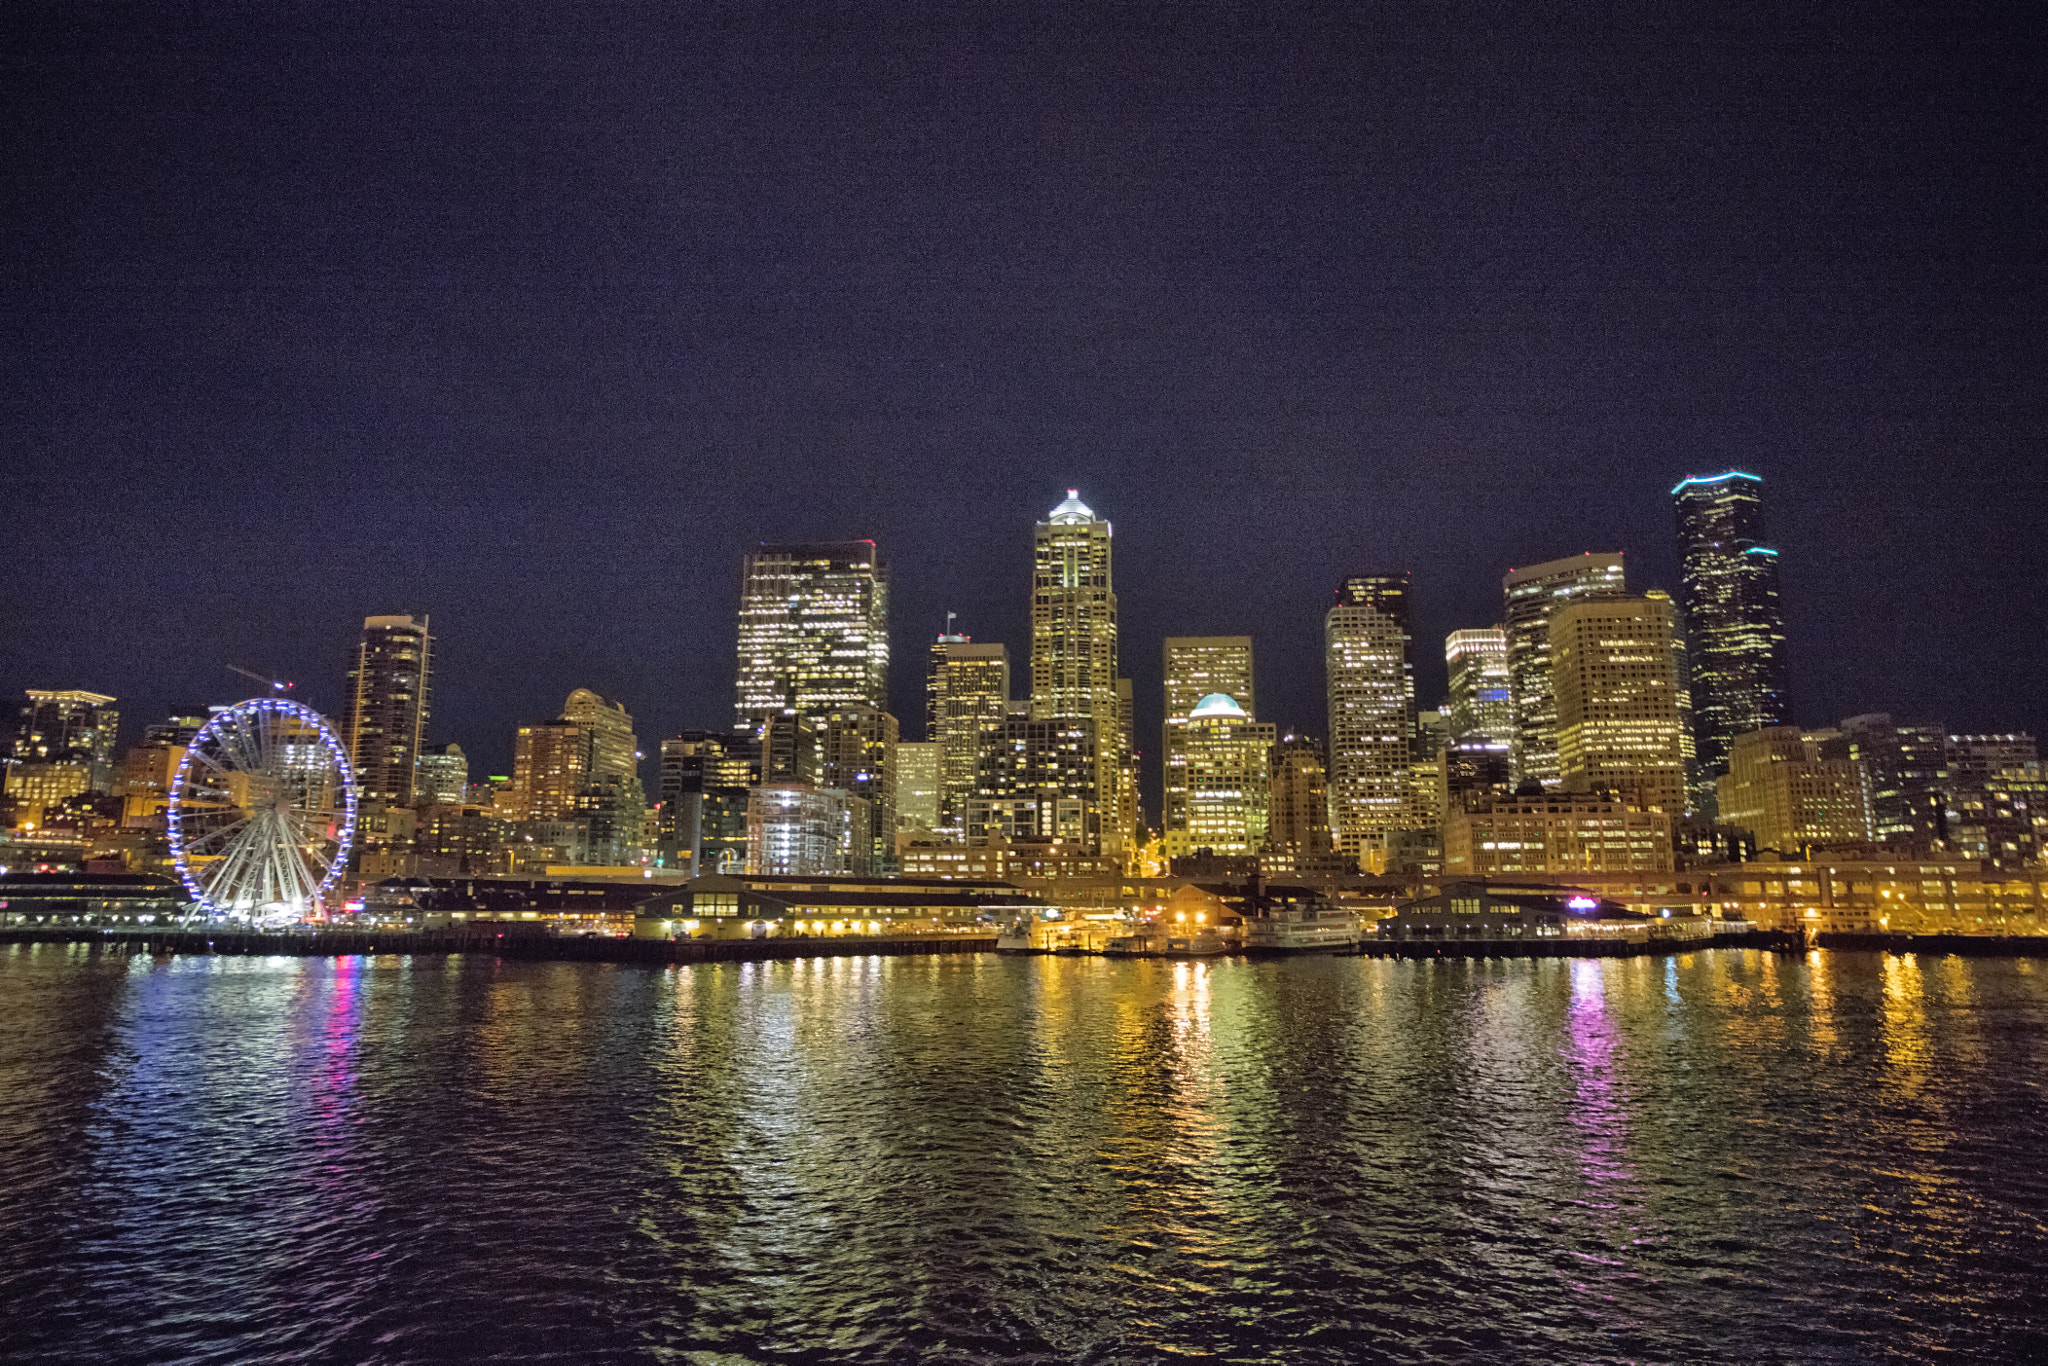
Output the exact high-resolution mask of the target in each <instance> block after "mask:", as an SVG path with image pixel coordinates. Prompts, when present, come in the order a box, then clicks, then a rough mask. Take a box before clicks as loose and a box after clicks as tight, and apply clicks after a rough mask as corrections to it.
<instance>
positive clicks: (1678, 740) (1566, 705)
mask: <svg viewBox="0 0 2048 1366" xmlns="http://www.w3.org/2000/svg"><path fill="white" fill-rule="evenodd" d="M1674 626H1675V622H1674V620H1673V614H1672V609H1671V602H1670V600H1669V599H1668V598H1648V597H1645V598H1579V599H1576V600H1572V601H1567V602H1565V603H1562V604H1561V605H1559V606H1558V607H1557V609H1556V610H1555V611H1553V612H1552V613H1551V616H1550V660H1549V666H1550V670H1549V671H1550V682H1551V690H1552V695H1553V698H1554V701H1555V704H1556V717H1557V729H1556V736H1557V762H1558V777H1559V780H1560V782H1561V784H1562V786H1563V787H1564V788H1565V790H1567V791H1570V792H1615V793H1619V794H1620V795H1621V797H1622V798H1623V800H1625V801H1627V802H1629V803H1630V804H1632V805H1635V806H1639V807H1642V808H1645V809H1647V810H1653V811H1662V812H1665V813H1666V814H1668V815H1671V816H1674V817H1676V816H1680V815H1683V814H1684V813H1685V809H1686V797H1685V740H1684V736H1685V731H1684V727H1683V725H1682V724H1681V721H1680V714H1679V708H1678V691H1679V690H1678V678H1677V667H1678V665H1677V655H1676V653H1675V652H1674V651H1673V649H1672V644H1671V640H1672V633H1673V629H1674Z"/></svg>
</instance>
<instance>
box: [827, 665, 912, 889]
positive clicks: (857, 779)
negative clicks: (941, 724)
mask: <svg viewBox="0 0 2048 1366" xmlns="http://www.w3.org/2000/svg"><path fill="white" fill-rule="evenodd" d="M824 720H825V724H824V728H823V730H822V731H821V733H820V734H819V737H818V749H819V759H820V767H821V769H822V776H821V778H820V782H821V784H822V785H823V786H825V787H829V788H837V789H839V790H840V791H842V792H845V793H846V794H847V795H848V796H849V797H851V798H853V799H855V800H856V801H859V802H861V803H862V804H864V806H865V808H866V814H867V820H866V832H865V833H866V840H865V843H864V845H863V846H862V847H859V848H855V849H853V850H852V851H851V854H850V860H851V862H850V868H849V871H852V872H856V873H892V872H894V871H896V749H897V727H896V718H895V717H893V716H891V715H890V714H889V713H888V712H885V711H883V710H882V709H881V708H880V707H871V706H868V705H867V704H866V703H864V702H854V703H849V704H848V705H846V706H843V707H834V708H833V709H832V710H831V711H829V712H827V713H826V714H825V718H824Z"/></svg>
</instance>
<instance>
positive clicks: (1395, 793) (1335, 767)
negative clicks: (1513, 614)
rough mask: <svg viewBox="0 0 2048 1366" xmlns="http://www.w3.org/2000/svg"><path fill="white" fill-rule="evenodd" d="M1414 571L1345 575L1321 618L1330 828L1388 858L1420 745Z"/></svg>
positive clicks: (1365, 852) (1346, 848)
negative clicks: (1413, 649)
mask: <svg viewBox="0 0 2048 1366" xmlns="http://www.w3.org/2000/svg"><path fill="white" fill-rule="evenodd" d="M1408 592H1409V585H1408V576H1407V575H1406V574H1364V575H1359V576H1356V577H1353V578H1349V579H1346V580H1344V582H1343V584H1342V586H1340V587H1339V588H1338V589H1337V601H1336V604H1335V605H1334V606H1332V607H1331V608H1330V610H1329V611H1328V612H1327V613H1326V614H1325V615H1324V618H1323V663H1324V674H1325V681H1326V683H1327V689H1328V697H1329V708H1330V759H1329V794H1330V829H1331V832H1332V834H1333V835H1334V837H1335V839H1336V844H1337V848H1338V849H1339V850H1340V851H1342V852H1343V853H1345V854H1348V855H1350V856H1351V857H1353V858H1356V859H1359V860H1360V862H1361V863H1362V864H1374V863H1383V861H1384V857H1385V853H1386V848H1387V836H1388V835H1389V834H1391V833H1392V832H1394V831H1397V830H1401V829H1405V828H1406V827H1407V824H1408V821H1409V817H1410V814H1411V806H1412V803H1411V800H1410V791H1409V770H1410V767H1411V765H1412V762H1413V754H1414V745H1415V669H1414V662H1413V659H1412V657H1411V655H1410V644H1411V642H1412V638H1413V637H1412V635H1411V632H1410V630H1409V614H1408Z"/></svg>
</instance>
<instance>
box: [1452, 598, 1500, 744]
mask: <svg viewBox="0 0 2048 1366" xmlns="http://www.w3.org/2000/svg"><path fill="white" fill-rule="evenodd" d="M1444 663H1445V664H1446V665H1447V666H1448V668H1449V671H1450V687H1451V697H1450V705H1449V708H1448V714H1447V715H1446V716H1445V718H1444V724H1445V730H1446V733H1447V738H1448V739H1451V740H1463V739H1467V738H1469V737H1475V736H1476V737H1479V738H1481V739H1485V740H1496V741H1499V742H1501V743H1503V744H1512V743H1513V741H1514V738H1515V696H1514V688H1513V685H1512V683H1511V681H1510V678H1509V675H1508V633H1507V628H1505V627H1501V626H1494V627H1490V628H1488V629H1486V630H1483V631H1453V632H1451V633H1450V634H1449V635H1448V636H1445V637H1444Z"/></svg>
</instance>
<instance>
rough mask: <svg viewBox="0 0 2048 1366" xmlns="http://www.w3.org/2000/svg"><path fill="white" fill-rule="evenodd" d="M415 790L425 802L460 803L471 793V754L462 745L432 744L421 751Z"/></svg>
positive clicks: (444, 804)
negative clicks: (463, 750) (464, 751)
mask: <svg viewBox="0 0 2048 1366" xmlns="http://www.w3.org/2000/svg"><path fill="white" fill-rule="evenodd" d="M413 791H414V793H415V795H416V796H417V797H418V799H419V800H420V801H421V802H436V803H439V804H441V805H443V806H450V805H456V806H459V805H460V804H461V803H462V802H463V801H465V800H466V799H467V798H468V795H469V758H468V756H467V755H465V754H464V753H463V752H462V746H461V745H455V744H448V745H429V746H427V748H426V750H425V751H424V752H422V753H421V755H420V760H419V772H418V773H417V774H415V775H414V777H413Z"/></svg>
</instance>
